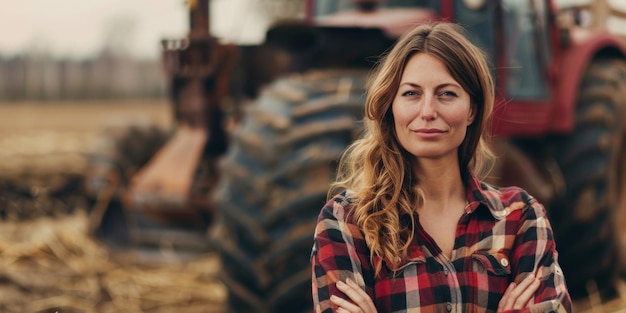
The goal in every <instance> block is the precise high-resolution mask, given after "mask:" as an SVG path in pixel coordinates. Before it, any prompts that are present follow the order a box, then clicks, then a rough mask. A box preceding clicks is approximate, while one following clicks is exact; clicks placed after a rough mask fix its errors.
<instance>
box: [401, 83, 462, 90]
mask: <svg viewBox="0 0 626 313" xmlns="http://www.w3.org/2000/svg"><path fill="white" fill-rule="evenodd" d="M404 85H408V86H410V87H414V88H421V87H422V86H420V85H419V84H415V83H411V82H404V83H401V84H400V87H402V86H404ZM445 87H456V88H460V89H463V88H461V86H459V85H458V84H455V83H443V84H441V85H438V86H437V88H436V89H441V88H445Z"/></svg>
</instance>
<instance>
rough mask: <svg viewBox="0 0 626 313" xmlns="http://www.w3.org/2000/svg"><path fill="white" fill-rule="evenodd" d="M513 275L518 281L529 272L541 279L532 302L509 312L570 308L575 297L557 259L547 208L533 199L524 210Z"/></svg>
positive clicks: (514, 252)
mask: <svg viewBox="0 0 626 313" xmlns="http://www.w3.org/2000/svg"><path fill="white" fill-rule="evenodd" d="M511 260H514V262H512V268H511V269H512V273H511V274H512V275H513V276H512V277H513V278H514V279H515V282H517V283H519V282H520V281H522V280H523V279H524V278H526V276H527V275H528V274H529V273H535V275H536V277H537V278H538V279H540V280H541V284H540V286H539V289H538V290H537V292H536V293H535V297H534V299H533V304H531V305H530V306H529V307H527V308H524V309H522V310H516V311H510V312H532V313H539V312H571V311H572V300H571V298H570V295H569V292H568V291H567V286H566V284H565V277H564V276H563V271H562V270H561V267H560V266H559V263H558V252H557V251H556V245H555V242H554V236H553V232H552V227H551V226H550V222H549V221H548V219H547V216H546V212H545V209H544V207H543V205H541V204H540V203H539V202H537V201H536V200H534V199H532V200H531V202H530V203H529V205H528V207H527V208H526V210H524V212H523V213H522V220H521V222H520V227H519V230H518V232H517V234H516V239H515V244H514V248H513V251H511Z"/></svg>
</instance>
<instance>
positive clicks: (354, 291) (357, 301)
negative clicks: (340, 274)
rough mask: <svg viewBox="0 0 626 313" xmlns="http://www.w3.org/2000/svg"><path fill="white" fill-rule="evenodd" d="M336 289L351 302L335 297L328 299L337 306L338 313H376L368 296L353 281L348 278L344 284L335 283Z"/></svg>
mask: <svg viewBox="0 0 626 313" xmlns="http://www.w3.org/2000/svg"><path fill="white" fill-rule="evenodd" d="M337 288H339V290H341V292H343V293H344V294H345V295H346V296H348V298H349V299H350V300H351V301H352V302H350V301H348V300H345V299H342V298H340V297H337V296H332V297H330V302H332V303H333V304H335V305H337V306H338V307H339V308H338V309H337V312H338V313H377V312H378V311H377V310H376V307H375V306H374V302H372V299H371V298H370V296H368V295H367V293H365V291H363V289H361V287H359V286H358V285H357V284H356V283H355V282H354V281H352V280H351V279H350V278H348V279H346V283H344V282H342V281H339V282H337Z"/></svg>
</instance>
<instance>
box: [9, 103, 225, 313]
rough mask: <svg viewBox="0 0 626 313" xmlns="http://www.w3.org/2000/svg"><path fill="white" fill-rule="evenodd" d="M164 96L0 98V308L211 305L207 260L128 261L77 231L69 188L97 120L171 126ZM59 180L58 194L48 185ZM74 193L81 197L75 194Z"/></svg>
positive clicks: (212, 263) (182, 308) (77, 207)
mask: <svg viewBox="0 0 626 313" xmlns="http://www.w3.org/2000/svg"><path fill="white" fill-rule="evenodd" d="M169 109H170V107H169V104H168V103H166V102H164V101H151V102H150V101H127V102H86V103H4V104H3V103H0V213H1V214H0V312H16V313H17V312H59V313H67V312H220V310H221V308H222V303H223V301H224V298H225V290H224V288H223V287H222V285H221V284H220V283H219V282H217V280H216V278H215V276H216V271H217V270H218V265H217V260H216V258H215V257H214V256H213V255H211V254H207V255H200V256H196V257H195V258H193V259H190V260H181V259H180V258H178V257H177V256H176V255H173V254H171V252H168V251H167V250H163V251H158V252H157V253H158V254H159V255H154V258H152V257H151V256H148V258H145V257H144V258H141V260H146V259H158V260H159V262H149V263H148V262H138V261H137V260H139V258H137V257H136V256H135V255H132V254H127V255H121V254H116V255H115V257H113V255H112V254H110V251H108V250H107V248H105V247H104V246H102V245H100V244H99V243H98V242H96V241H94V240H92V238H90V237H89V236H87V235H86V234H87V232H86V225H87V223H86V222H87V218H86V213H85V211H86V210H85V209H86V207H85V206H86V202H85V201H84V199H82V198H81V195H80V194H79V187H80V177H81V173H82V170H83V167H84V165H85V156H86V154H87V153H88V152H89V150H90V149H91V146H92V144H93V142H94V139H95V138H96V137H97V136H98V134H99V132H100V131H101V129H102V127H103V125H105V124H108V125H111V124H124V123H127V122H137V121H151V122H153V123H155V124H158V125H161V126H164V127H167V126H169V125H170V124H171V119H170V112H169ZM65 185H68V186H69V187H68V188H66V189H67V190H65V191H64V193H62V195H63V197H62V198H61V199H58V198H53V197H50V196H49V193H50V192H52V191H51V190H53V189H55V188H57V189H58V188H62V187H61V186H65ZM81 200H82V201H81Z"/></svg>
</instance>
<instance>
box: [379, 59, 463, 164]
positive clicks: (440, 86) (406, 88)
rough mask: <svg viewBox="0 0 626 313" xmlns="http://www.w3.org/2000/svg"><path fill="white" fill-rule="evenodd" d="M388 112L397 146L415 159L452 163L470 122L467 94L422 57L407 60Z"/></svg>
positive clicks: (432, 61) (433, 61)
mask: <svg viewBox="0 0 626 313" xmlns="http://www.w3.org/2000/svg"><path fill="white" fill-rule="evenodd" d="M391 109H392V112H393V117H394V123H395V131H396V137H397V138H398V141H399V143H400V145H402V147H404V149H406V150H407V151H408V152H409V153H411V154H413V155H414V156H415V157H418V158H427V159H442V158H443V159H445V158H450V159H454V160H456V159H457V148H458V147H459V146H460V145H461V143H462V142H463V139H464V138H465V133H466V132H467V126H469V125H470V124H471V123H472V122H473V120H474V113H473V111H474V110H472V108H471V105H470V96H469V94H468V93H467V92H465V90H463V88H462V87H461V85H460V84H459V83H458V82H457V81H456V80H454V78H452V76H451V75H450V73H449V72H448V69H447V68H446V66H445V65H444V64H443V63H442V62H441V61H440V60H439V59H437V58H436V57H434V56H431V55H428V54H425V53H418V54H416V55H414V56H412V57H411V58H410V59H409V62H408V63H407V65H406V67H405V69H404V73H403V74H402V78H401V80H400V87H399V89H398V91H397V93H396V95H395V98H394V100H393V104H392V106H391ZM457 161H458V160H457Z"/></svg>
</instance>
